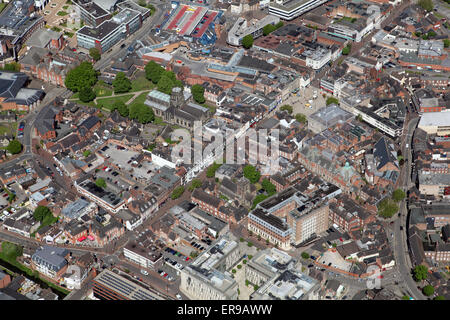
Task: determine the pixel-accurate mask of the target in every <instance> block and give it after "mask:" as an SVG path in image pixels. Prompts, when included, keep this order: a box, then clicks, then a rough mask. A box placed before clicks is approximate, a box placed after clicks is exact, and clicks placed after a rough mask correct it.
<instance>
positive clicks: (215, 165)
mask: <svg viewBox="0 0 450 320" xmlns="http://www.w3.org/2000/svg"><path fill="white" fill-rule="evenodd" d="M220 166H221V164H218V163H216V162H215V161H214V163H213V164H212V165H210V166H209V167H208V169H206V176H207V177H208V178H212V177H214V176H215V175H216V170H217V169H219V168H220Z"/></svg>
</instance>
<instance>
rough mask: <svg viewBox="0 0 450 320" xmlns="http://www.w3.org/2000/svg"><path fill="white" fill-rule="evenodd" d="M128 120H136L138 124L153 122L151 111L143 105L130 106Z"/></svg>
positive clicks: (153, 117)
mask: <svg viewBox="0 0 450 320" xmlns="http://www.w3.org/2000/svg"><path fill="white" fill-rule="evenodd" d="M129 118H130V119H136V120H137V121H138V122H139V123H142V124H145V123H149V122H153V121H154V120H155V114H154V113H153V110H152V109H151V108H149V107H148V106H146V105H145V104H143V103H137V104H132V105H130V108H129Z"/></svg>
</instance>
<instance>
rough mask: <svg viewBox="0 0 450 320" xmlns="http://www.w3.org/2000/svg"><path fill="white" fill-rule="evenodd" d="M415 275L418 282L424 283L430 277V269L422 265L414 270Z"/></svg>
mask: <svg viewBox="0 0 450 320" xmlns="http://www.w3.org/2000/svg"><path fill="white" fill-rule="evenodd" d="M413 273H414V279H415V280H416V281H417V282H419V281H423V280H425V279H426V278H427V277H428V268H427V267H425V266H424V265H421V264H420V265H418V266H416V267H415V268H414V271H413Z"/></svg>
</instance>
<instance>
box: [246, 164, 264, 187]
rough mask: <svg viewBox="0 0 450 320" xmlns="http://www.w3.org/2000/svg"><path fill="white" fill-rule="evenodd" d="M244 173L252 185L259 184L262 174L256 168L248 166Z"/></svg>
mask: <svg viewBox="0 0 450 320" xmlns="http://www.w3.org/2000/svg"><path fill="white" fill-rule="evenodd" d="M243 171H244V177H246V178H247V179H248V180H250V182H251V183H256V182H258V181H259V178H260V177H261V173H260V172H259V171H258V170H256V168H255V167H254V166H252V165H246V166H245V167H244V169H243Z"/></svg>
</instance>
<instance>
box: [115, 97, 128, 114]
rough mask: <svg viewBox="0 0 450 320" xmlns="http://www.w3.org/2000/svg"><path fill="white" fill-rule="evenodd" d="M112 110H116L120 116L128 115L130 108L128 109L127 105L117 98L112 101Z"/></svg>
mask: <svg viewBox="0 0 450 320" xmlns="http://www.w3.org/2000/svg"><path fill="white" fill-rule="evenodd" d="M114 110H117V111H118V112H119V114H120V115H121V116H122V117H128V115H129V114H130V110H128V107H127V105H126V104H125V102H123V101H121V100H117V101H116V102H114V104H113V106H112V110H111V111H114Z"/></svg>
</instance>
